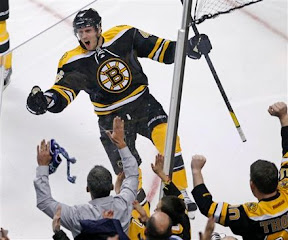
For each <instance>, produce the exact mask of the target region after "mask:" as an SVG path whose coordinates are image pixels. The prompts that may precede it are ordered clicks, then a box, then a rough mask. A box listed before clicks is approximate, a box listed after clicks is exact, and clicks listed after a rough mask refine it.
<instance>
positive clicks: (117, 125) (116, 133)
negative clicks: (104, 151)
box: [106, 116, 126, 149]
mask: <svg viewBox="0 0 288 240" xmlns="http://www.w3.org/2000/svg"><path fill="white" fill-rule="evenodd" d="M106 134H107V135H108V137H109V138H110V139H111V141H112V142H113V143H114V144H116V146H117V147H118V148H119V149H121V148H124V147H126V143H125V140H124V121H123V120H121V118H120V117H118V116H117V117H115V118H114V120H113V132H112V133H111V132H110V131H106Z"/></svg>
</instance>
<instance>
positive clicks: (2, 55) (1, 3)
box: [0, 0, 12, 89]
mask: <svg viewBox="0 0 288 240" xmlns="http://www.w3.org/2000/svg"><path fill="white" fill-rule="evenodd" d="M8 18H9V1H8V0H0V66H1V65H2V61H3V65H4V89H5V88H6V87H7V86H8V84H9V83H10V77H11V74H12V53H11V52H9V48H10V39H9V33H8V31H7V27H6V20H7V19H8ZM0 77H1V76H0Z"/></svg>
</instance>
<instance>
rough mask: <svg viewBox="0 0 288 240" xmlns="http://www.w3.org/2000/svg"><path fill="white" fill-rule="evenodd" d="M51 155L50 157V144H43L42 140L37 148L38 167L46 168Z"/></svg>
mask: <svg viewBox="0 0 288 240" xmlns="http://www.w3.org/2000/svg"><path fill="white" fill-rule="evenodd" d="M51 159H52V157H51V155H50V142H47V143H46V142H45V140H42V141H41V143H40V146H39V145H38V146H37V162H38V165H39V166H46V165H47V166H48V165H49V163H50V162H51Z"/></svg>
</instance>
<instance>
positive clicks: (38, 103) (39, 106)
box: [26, 86, 48, 115]
mask: <svg viewBox="0 0 288 240" xmlns="http://www.w3.org/2000/svg"><path fill="white" fill-rule="evenodd" d="M47 107H48V102H47V99H46V97H45V96H44V93H43V92H42V91H41V88H40V87H38V86H34V87H33V88H32V90H31V92H30V94H29V96H28V98H27V104H26V108H27V110H28V111H29V112H31V113H33V114H35V115H40V114H44V113H45V112H46V111H47Z"/></svg>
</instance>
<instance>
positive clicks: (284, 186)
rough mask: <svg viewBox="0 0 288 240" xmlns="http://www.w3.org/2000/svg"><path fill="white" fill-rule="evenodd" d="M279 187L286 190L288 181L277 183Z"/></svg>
mask: <svg viewBox="0 0 288 240" xmlns="http://www.w3.org/2000/svg"><path fill="white" fill-rule="evenodd" d="M279 187H280V188H283V189H286V190H288V179H284V180H282V181H281V182H279Z"/></svg>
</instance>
